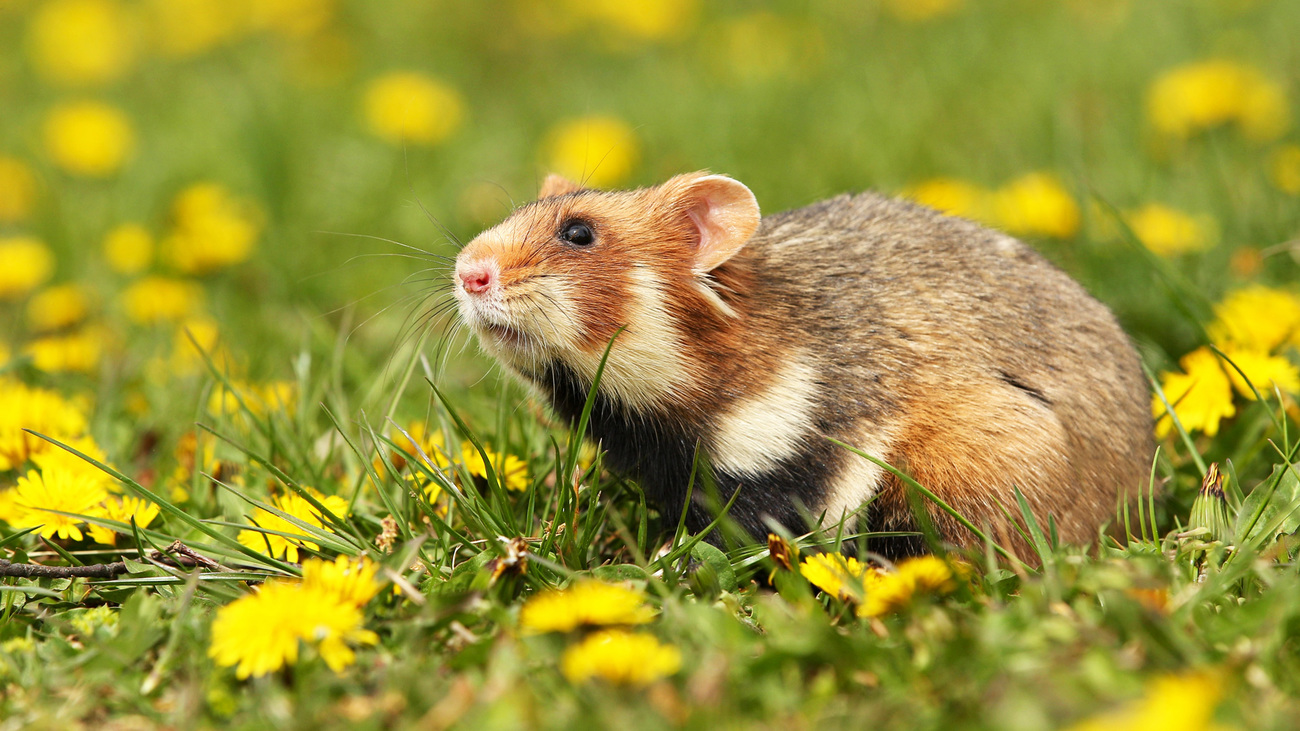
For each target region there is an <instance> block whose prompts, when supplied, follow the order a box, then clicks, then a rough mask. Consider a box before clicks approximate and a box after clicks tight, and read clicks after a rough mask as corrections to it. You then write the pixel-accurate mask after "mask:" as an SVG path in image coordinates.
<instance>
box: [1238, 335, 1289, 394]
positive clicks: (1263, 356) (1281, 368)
mask: <svg viewBox="0 0 1300 731" xmlns="http://www.w3.org/2000/svg"><path fill="white" fill-rule="evenodd" d="M1222 350H1223V354H1224V355H1226V356H1227V357H1228V360H1230V361H1232V363H1225V364H1224V370H1226V371H1227V373H1228V379H1229V380H1231V381H1232V385H1233V387H1235V388H1236V389H1237V393H1239V394H1241V395H1242V396H1244V397H1246V398H1248V399H1250V400H1251V401H1254V400H1255V392H1254V391H1252V390H1251V389H1250V386H1251V385H1253V386H1254V387H1255V388H1256V389H1258V390H1259V392H1260V393H1261V394H1262V395H1263V396H1264V398H1268V397H1269V396H1271V395H1272V394H1273V386H1275V385H1276V386H1277V387H1278V389H1280V390H1281V391H1282V392H1283V393H1290V394H1294V393H1300V369H1297V368H1296V366H1295V365H1294V364H1293V363H1292V362H1291V361H1289V360H1287V359H1286V358H1285V357H1284V356H1281V355H1269V354H1268V353H1267V352H1266V351H1260V350H1249V349H1246V348H1241V347H1233V346H1224V347H1223V348H1222ZM1233 364H1235V365H1236V366H1237V368H1240V369H1241V373H1245V374H1246V379H1249V381H1250V384H1247V383H1246V379H1243V378H1242V377H1241V373H1238V372H1237V368H1233V367H1232V365H1233Z"/></svg>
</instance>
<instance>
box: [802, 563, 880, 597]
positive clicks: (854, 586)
mask: <svg viewBox="0 0 1300 731" xmlns="http://www.w3.org/2000/svg"><path fill="white" fill-rule="evenodd" d="M799 573H801V574H803V577H804V578H805V579H807V580H808V583H810V584H812V585H813V586H815V587H817V588H818V589H821V590H822V591H824V592H826V593H827V594H830V595H831V596H834V597H837V598H839V599H846V600H855V601H856V600H858V599H861V598H862V595H863V592H864V590H865V587H866V583H867V581H869V580H870V579H869V578H868V574H875V573H877V572H876V570H875V569H873V568H871V567H869V566H867V565H866V564H864V563H862V562H861V561H859V560H857V559H856V558H854V557H852V556H845V555H843V554H840V553H817V554H813V555H811V556H809V557H808V558H805V559H804V560H803V562H802V563H800V564H799Z"/></svg>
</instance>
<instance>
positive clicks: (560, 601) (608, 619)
mask: <svg viewBox="0 0 1300 731" xmlns="http://www.w3.org/2000/svg"><path fill="white" fill-rule="evenodd" d="M654 617H655V610H654V609H652V608H650V607H649V606H648V605H646V597H645V594H643V593H642V592H640V591H638V590H636V589H633V588H631V587H630V586H627V585H625V584H609V583H606V582H603V581H590V580H587V581H579V582H577V583H574V584H573V585H571V586H570V587H569V588H567V589H560V590H554V589H552V590H548V591H544V592H542V593H540V594H537V595H535V596H533V597H532V598H531V599H529V600H528V601H527V602H524V606H523V607H522V608H521V609H520V610H519V626H520V627H521V628H522V629H523V630H524V631H525V632H529V633H541V632H570V631H572V630H575V629H577V628H579V627H582V626H585V625H596V626H602V625H612V624H645V623H646V622H649V621H651V620H653V619H654Z"/></svg>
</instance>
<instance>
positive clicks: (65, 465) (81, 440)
mask: <svg viewBox="0 0 1300 731" xmlns="http://www.w3.org/2000/svg"><path fill="white" fill-rule="evenodd" d="M51 436H53V435H51ZM54 438H56V439H58V440H59V441H61V442H63V443H64V444H66V445H68V446H69V447H72V448H73V449H75V450H77V451H78V452H81V453H82V454H84V455H86V456H87V457H90V458H91V459H93V460H95V461H96V462H99V463H100V464H105V465H109V466H110V467H111V466H112V465H111V464H110V463H109V461H108V456H107V455H105V454H104V450H103V449H100V447H99V445H98V444H96V443H95V440H94V439H92V438H91V437H89V436H84V435H83V436H75V437H62V438H60V437H54ZM32 463H33V464H35V465H36V468H37V469H39V470H40V471H41V472H59V473H63V474H66V475H71V476H72V477H73V478H74V479H75V480H77V481H78V482H82V483H85V484H88V485H98V486H99V487H102V488H104V489H105V490H107V491H108V492H113V493H116V492H119V491H120V488H119V487H118V485H117V482H116V481H115V480H114V479H113V478H112V476H110V475H109V474H108V473H107V472H105V471H103V470H101V469H100V468H98V467H96V466H95V465H93V464H91V463H90V462H87V461H86V460H84V459H82V458H81V457H78V456H77V455H75V454H73V453H72V452H69V451H68V450H66V449H64V448H62V447H58V446H55V445H50V447H49V449H45V450H42V451H38V452H35V453H33V454H32Z"/></svg>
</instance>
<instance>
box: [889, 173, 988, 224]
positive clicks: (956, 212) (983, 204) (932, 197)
mask: <svg viewBox="0 0 1300 731" xmlns="http://www.w3.org/2000/svg"><path fill="white" fill-rule="evenodd" d="M902 196H903V197H904V198H908V199H910V200H914V201H916V202H917V203H920V204H921V205H923V206H929V207H931V208H933V209H934V210H936V211H939V212H940V213H946V214H948V215H949V216H961V217H962V218H969V219H971V220H973V221H988V220H990V212H989V207H990V205H991V194H990V193H989V192H988V191H987V190H984V189H983V188H981V187H979V186H978V185H975V184H974V183H968V182H966V181H965V180H958V179H956V178H931V179H929V180H923V181H921V182H920V183H917V184H915V185H912V186H909V187H907V188H905V189H904V190H903V192H902Z"/></svg>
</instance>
